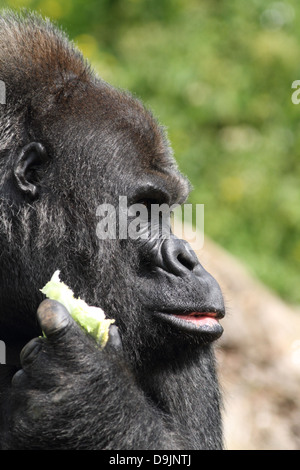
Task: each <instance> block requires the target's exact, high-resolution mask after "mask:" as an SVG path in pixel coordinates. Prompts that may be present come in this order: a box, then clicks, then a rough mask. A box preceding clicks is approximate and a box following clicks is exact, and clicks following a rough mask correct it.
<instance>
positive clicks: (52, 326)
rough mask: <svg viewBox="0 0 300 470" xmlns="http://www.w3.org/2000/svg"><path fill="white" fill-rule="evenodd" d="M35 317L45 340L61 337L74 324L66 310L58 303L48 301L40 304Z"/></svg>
mask: <svg viewBox="0 0 300 470" xmlns="http://www.w3.org/2000/svg"><path fill="white" fill-rule="evenodd" d="M37 317H38V321H39V324H40V327H41V329H42V331H43V332H44V334H45V336H46V337H47V338H50V337H59V336H61V335H63V334H64V333H65V332H66V330H68V328H72V326H73V323H74V320H73V319H72V317H71V315H70V314H69V312H68V310H67V309H66V308H65V307H64V306H63V305H62V304H61V303H60V302H57V301H56V300H50V299H46V300H44V301H43V302H42V303H41V304H40V306H39V308H38V310H37Z"/></svg>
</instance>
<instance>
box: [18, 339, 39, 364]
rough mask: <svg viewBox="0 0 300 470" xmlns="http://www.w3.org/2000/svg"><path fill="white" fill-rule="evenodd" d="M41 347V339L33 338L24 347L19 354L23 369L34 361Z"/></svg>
mask: <svg viewBox="0 0 300 470" xmlns="http://www.w3.org/2000/svg"><path fill="white" fill-rule="evenodd" d="M42 345H43V339H42V338H34V339H32V340H31V341H29V343H27V344H26V345H25V346H24V348H23V349H22V351H21V353H20V361H21V365H22V366H23V367H24V366H26V365H29V364H31V363H33V362H34V361H35V359H36V358H37V356H38V354H39V352H40V350H41V348H42Z"/></svg>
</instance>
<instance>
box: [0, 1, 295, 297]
mask: <svg viewBox="0 0 300 470" xmlns="http://www.w3.org/2000/svg"><path fill="white" fill-rule="evenodd" d="M0 5H1V6H6V7H12V8H18V7H24V6H25V7H28V8H32V9H36V10H38V11H40V12H41V13H42V14H43V15H46V16H49V17H50V18H52V19H53V20H55V21H56V22H57V23H58V24H59V25H61V26H62V27H63V28H64V29H65V30H66V31H67V33H68V34H69V35H70V37H71V38H72V39H73V40H74V41H75V42H76V43H77V44H78V46H79V47H80V48H81V49H82V51H83V52H84V54H85V55H86V56H87V57H88V58H89V59H90V61H91V62H92V64H93V66H94V68H95V69H96V71H97V72H98V74H99V75H100V76H101V77H102V78H104V79H105V80H106V81H109V82H110V83H112V84H114V85H116V86H118V87H121V88H128V89H129V90H131V91H132V92H133V93H134V94H136V95H138V96H139V97H140V98H141V99H142V100H143V101H144V102H145V103H146V105H147V106H149V107H151V108H152V110H153V112H154V114H155V115H156V116H157V117H158V119H159V120H160V121H161V122H162V123H163V124H165V125H166V127H167V129H168V133H169V138H170V140H171V143H172V145H173V148H174V151H175V156H176V159H177V161H178V163H179V167H180V169H181V170H182V171H183V173H185V174H187V175H188V177H189V178H190V180H191V182H192V184H193V186H194V191H193V192H192V194H191V198H190V201H191V202H193V203H203V204H205V233H206V234H208V235H209V236H211V237H212V238H213V239H214V240H216V241H217V242H219V243H220V244H221V245H223V246H224V247H225V248H227V249H228V250H230V251H231V252H232V253H234V254H235V255H237V256H238V257H239V258H240V259H242V260H243V261H245V262H246V263H247V265H248V266H249V267H250V269H251V270H252V272H253V273H255V274H256V275H257V276H258V277H259V278H260V279H261V280H262V281H264V282H265V283H266V284H268V285H269V286H271V287H272V288H273V289H275V290H276V291H277V292H278V293H279V294H280V295H281V296H282V297H283V298H285V299H287V300H289V301H292V302H295V303H299V302H300V285H299V270H300V210H299V206H300V188H299V186H300V185H299V181H300V165H299V161H300V160H299V158H300V105H298V106H297V105H295V104H293V103H292V101H291V95H292V92H293V90H292V89H291V84H292V82H293V81H294V80H297V79H300V3H299V1H297V0H289V1H288V2H274V1H269V0H264V1H263V2H262V1H261V0H230V1H222V0H206V1H205V0H64V1H59V0H6V1H3V0H0Z"/></svg>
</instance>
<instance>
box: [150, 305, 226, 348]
mask: <svg viewBox="0 0 300 470" xmlns="http://www.w3.org/2000/svg"><path fill="white" fill-rule="evenodd" d="M156 315H157V316H158V317H159V318H160V319H161V320H163V321H166V322H168V323H169V324H171V325H173V326H174V327H176V328H177V329H179V330H182V331H186V332H190V333H194V334H199V335H205V336H206V338H207V339H209V340H210V341H214V340H216V339H218V338H219V337H220V336H221V335H222V333H223V327H222V326H221V325H220V323H219V320H220V319H221V318H223V317H224V312H211V311H207V312H206V311H204V312H197V311H195V312H189V313H187V312H182V314H181V313H177V312H176V313H173V312H157V313H156Z"/></svg>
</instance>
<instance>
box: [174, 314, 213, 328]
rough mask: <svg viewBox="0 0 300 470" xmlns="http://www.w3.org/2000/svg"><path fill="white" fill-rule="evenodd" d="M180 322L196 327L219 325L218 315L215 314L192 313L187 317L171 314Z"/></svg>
mask: <svg viewBox="0 0 300 470" xmlns="http://www.w3.org/2000/svg"><path fill="white" fill-rule="evenodd" d="M171 315H173V316H174V317H177V318H179V319H180V320H183V321H187V322H191V323H192V324H193V325H195V326H198V327H199V326H205V325H206V326H211V327H213V326H215V324H216V323H218V320H217V318H216V317H217V314H216V313H214V312H191V313H189V314H187V315H178V314H174V313H173V314H171Z"/></svg>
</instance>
